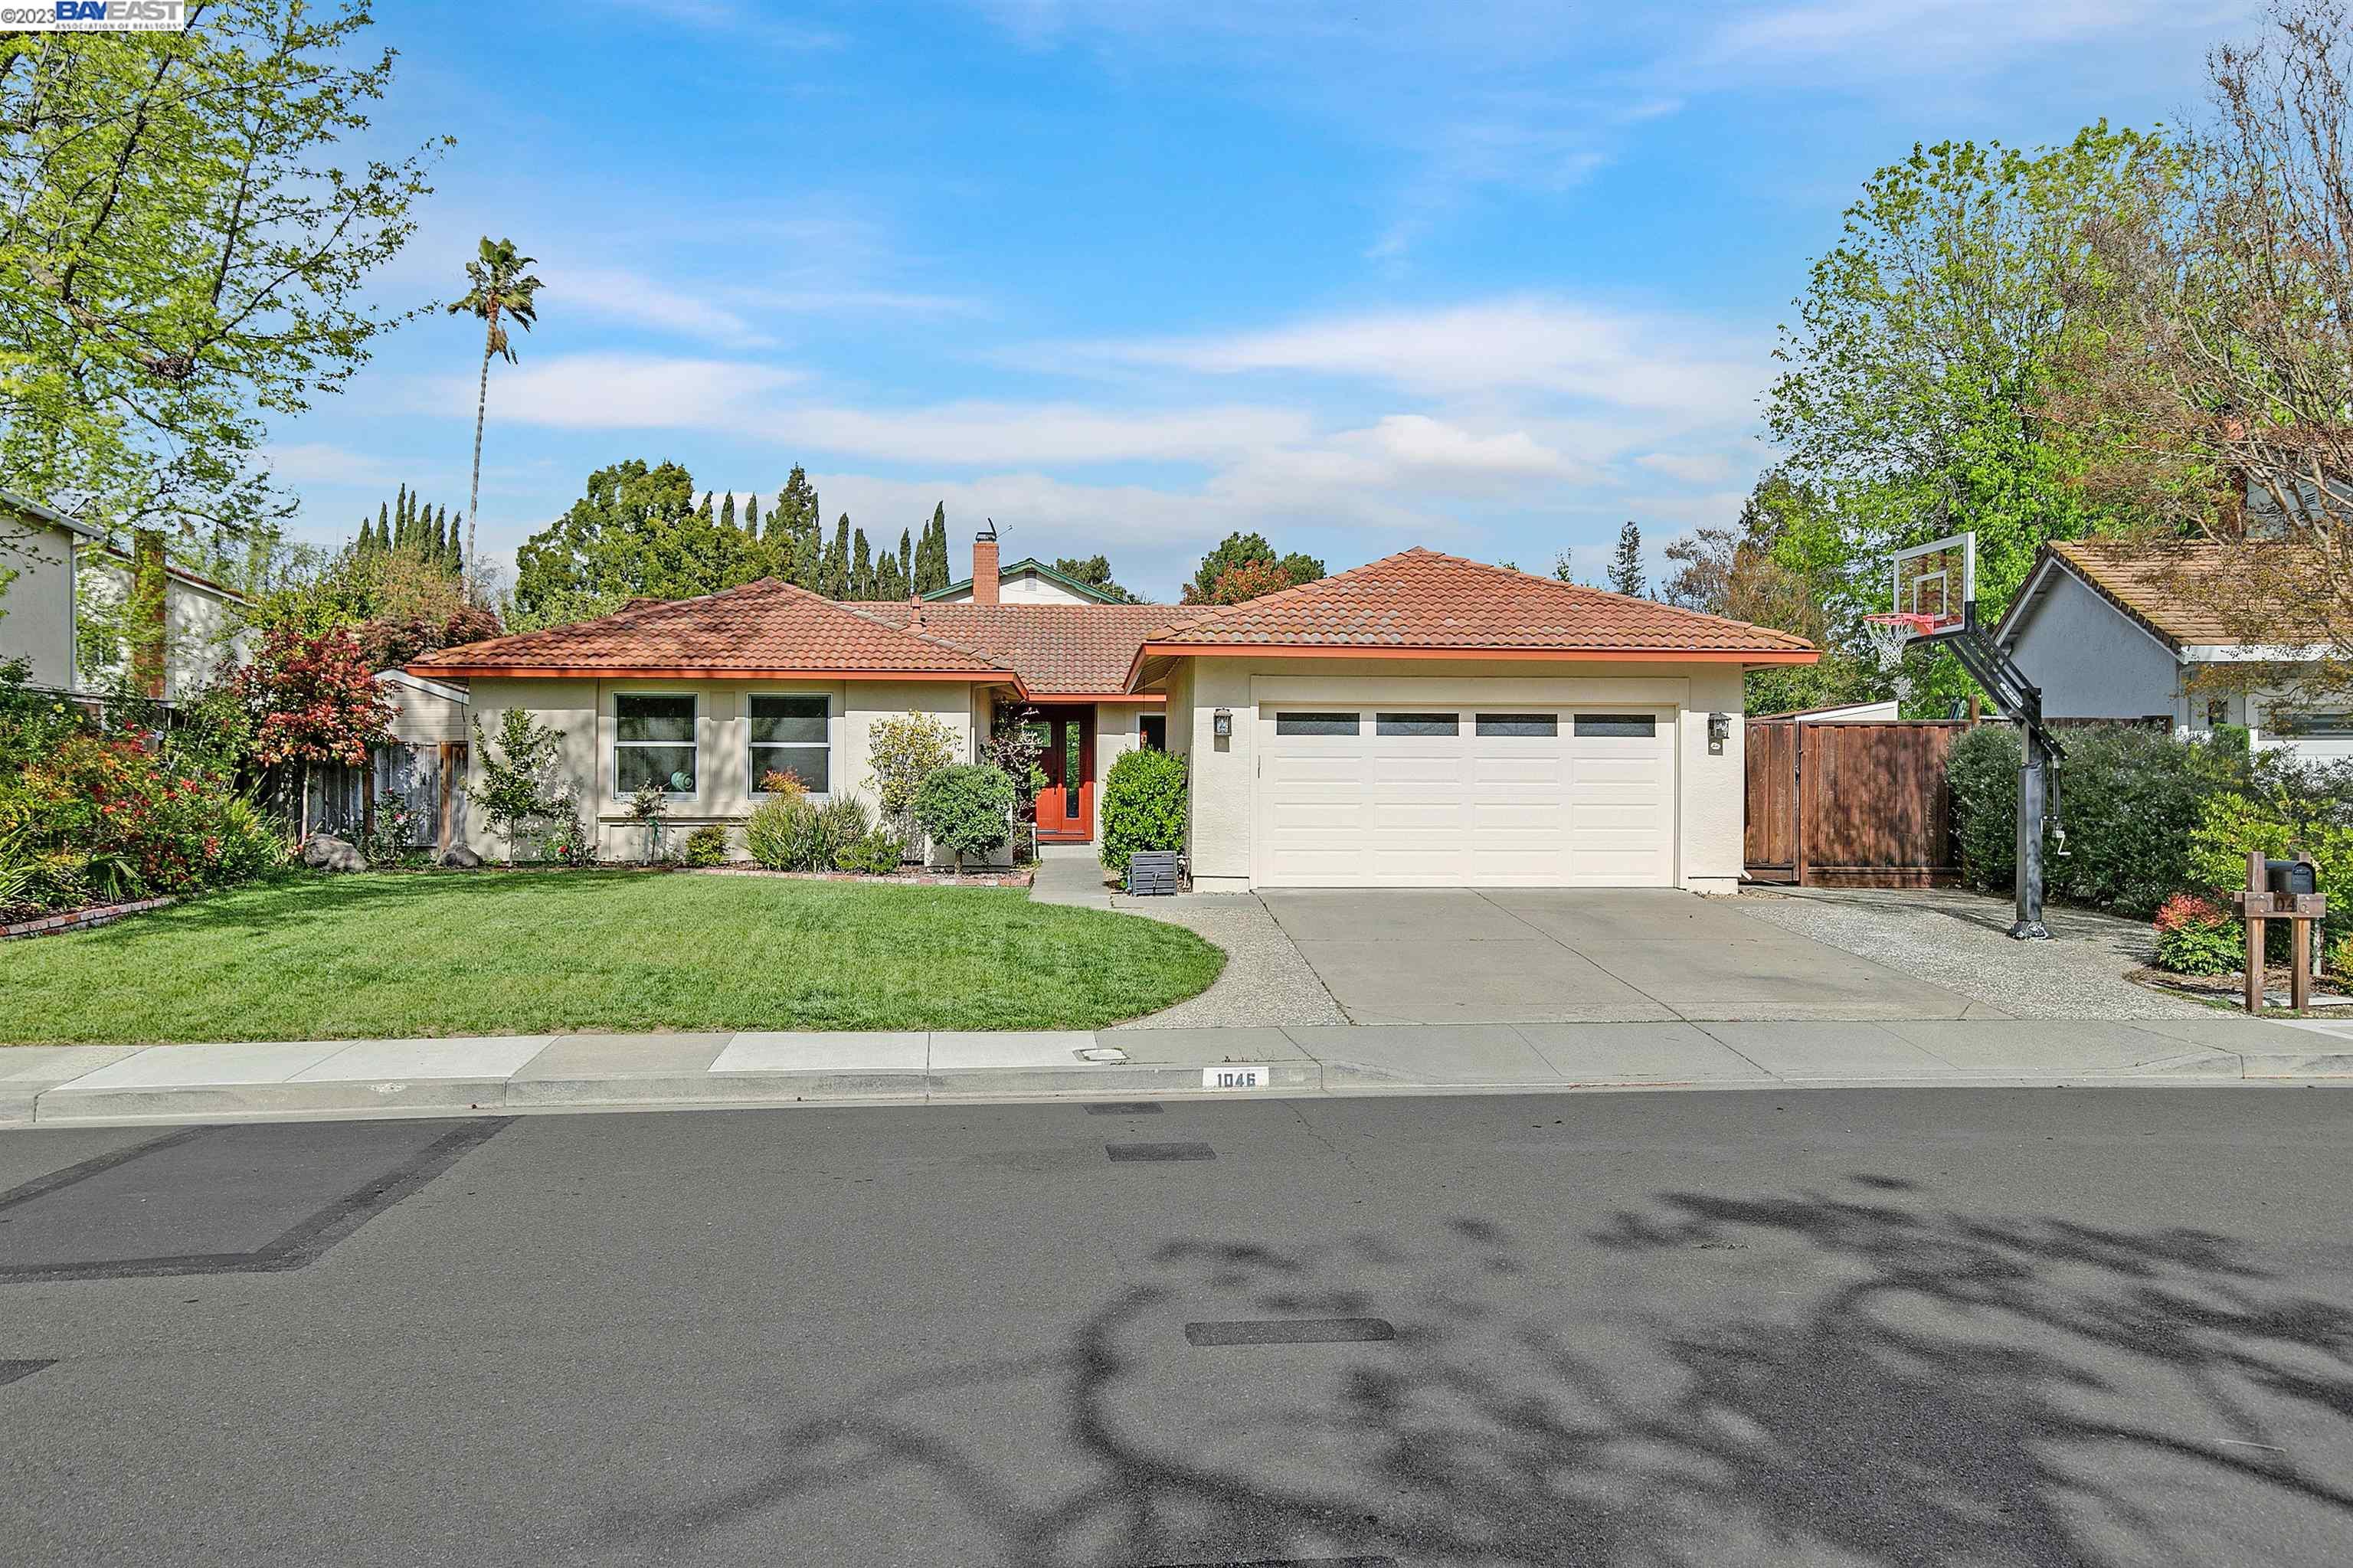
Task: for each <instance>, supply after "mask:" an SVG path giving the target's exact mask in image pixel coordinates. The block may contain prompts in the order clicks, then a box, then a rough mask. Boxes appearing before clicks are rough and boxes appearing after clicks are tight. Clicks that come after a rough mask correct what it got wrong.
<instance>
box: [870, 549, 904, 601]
mask: <svg viewBox="0 0 2353 1568" xmlns="http://www.w3.org/2000/svg"><path fill="white" fill-rule="evenodd" d="M906 597H907V574H906V573H905V572H903V571H901V570H900V569H899V557H898V556H894V555H892V553H891V552H890V551H888V550H885V551H883V552H882V553H881V555H880V556H876V557H875V560H874V598H875V599H876V601H877V602H880V603H889V602H890V601H892V600H893V599H905V598H906Z"/></svg>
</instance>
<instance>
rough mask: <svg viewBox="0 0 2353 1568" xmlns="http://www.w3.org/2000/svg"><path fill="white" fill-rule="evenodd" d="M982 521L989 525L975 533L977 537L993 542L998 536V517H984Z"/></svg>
mask: <svg viewBox="0 0 2353 1568" xmlns="http://www.w3.org/2000/svg"><path fill="white" fill-rule="evenodd" d="M981 521H982V522H984V523H986V524H988V526H987V527H986V528H983V529H982V530H981V531H980V532H979V533H978V534H977V535H975V537H976V538H981V539H987V540H990V541H992V542H993V541H994V540H995V539H996V538H997V519H996V518H994V517H984V518H982V519H981Z"/></svg>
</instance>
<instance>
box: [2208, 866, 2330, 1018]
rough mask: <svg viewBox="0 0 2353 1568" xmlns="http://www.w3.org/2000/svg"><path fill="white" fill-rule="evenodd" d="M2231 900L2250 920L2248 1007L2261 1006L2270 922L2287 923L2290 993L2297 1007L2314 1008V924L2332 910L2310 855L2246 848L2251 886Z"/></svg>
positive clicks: (2292, 1004) (2257, 1008)
mask: <svg viewBox="0 0 2353 1568" xmlns="http://www.w3.org/2000/svg"><path fill="white" fill-rule="evenodd" d="M2232 903H2233V904H2234V905H2236V906H2238V911H2239V917H2240V918H2241V919H2242V920H2244V921H2245V922H2246V923H2247V999H2246V1000H2247V1011H2248V1012H2251V1013H2253V1014H2255V1015H2257V1016H2258V1017H2260V1016H2261V1015H2262V1013H2263V960H2264V951H2265V949H2264V943H2263V938H2264V937H2265V935H2266V933H2267V929H2268V927H2269V925H2270V922H2272V921H2274V920H2284V921H2286V922H2287V923H2288V932H2289V939H2288V960H2287V996H2288V1006H2289V1008H2290V1009H2292V1010H2293V1011H2295V1012H2309V1011H2310V1010H2311V1008H2312V928H2313V927H2315V926H2316V925H2317V924H2319V923H2320V921H2321V920H2322V919H2323V918H2324V917H2325V916H2327V914H2328V898H2327V895H2326V894H2323V893H2321V892H2320V891H2319V884H2318V882H2317V881H2316V879H2315V875H2314V868H2313V863H2312V860H2311V857H2310V856H2308V855H2299V856H2297V857H2296V858H2295V860H2292V861H2285V860H2284V861H2271V860H2266V859H2264V858H2263V852H2262V851H2261V850H2250V851H2249V852H2248V853H2247V886H2246V890H2245V891H2244V892H2242V893H2239V894H2235V895H2232Z"/></svg>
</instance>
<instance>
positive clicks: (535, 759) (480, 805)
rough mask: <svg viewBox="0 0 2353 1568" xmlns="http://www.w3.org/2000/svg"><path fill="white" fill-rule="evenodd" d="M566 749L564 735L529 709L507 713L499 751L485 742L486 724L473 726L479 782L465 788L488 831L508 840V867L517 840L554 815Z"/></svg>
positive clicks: (502, 722)
mask: <svg viewBox="0 0 2353 1568" xmlns="http://www.w3.org/2000/svg"><path fill="white" fill-rule="evenodd" d="M563 744H564V732H563V731H562V730H560V729H557V728H555V727H554V726H551V725H543V724H541V723H539V722H538V721H537V720H536V719H534V718H533V717H532V716H531V711H530V710H529V709H527V708H509V709H507V711H506V713H505V714H504V715H502V716H501V718H500V720H499V749H498V750H497V751H492V750H491V745H490V742H489V741H487V740H486V739H484V738H483V736H482V721H481V720H480V719H476V720H475V721H474V755H475V757H477V758H480V777H479V778H478V779H475V780H474V781H473V782H471V783H469V784H467V785H466V786H464V788H465V791H466V799H467V800H470V801H471V802H473V804H474V806H475V808H476V809H477V810H480V812H481V813H482V821H483V823H484V825H486V826H487V827H489V828H490V830H491V832H495V833H501V834H503V835H504V836H505V838H506V841H507V863H508V864H509V865H512V864H513V863H514V859H515V837H516V835H517V834H518V833H520V832H528V831H529V830H530V829H531V828H532V826H533V824H535V823H538V822H543V821H546V820H547V819H548V818H549V817H550V816H552V815H554V807H555V804H556V801H557V800H558V799H559V796H558V791H557V789H556V786H555V782H554V779H555V773H556V768H557V766H558V751H559V748H560V747H562V746H563Z"/></svg>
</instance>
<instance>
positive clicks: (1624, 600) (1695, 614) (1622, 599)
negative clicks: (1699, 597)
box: [1421, 550, 1812, 647]
mask: <svg viewBox="0 0 2353 1568" xmlns="http://www.w3.org/2000/svg"><path fill="white" fill-rule="evenodd" d="M1421 553H1422V554H1423V555H1425V556H1437V557H1438V558H1439V559H1440V560H1441V561H1452V562H1453V563H1454V564H1455V565H1457V566H1461V567H1478V568H1479V569H1480V570H1481V571H1482V572H1495V573H1499V574H1501V575H1503V576H1504V577H1525V578H1527V579H1528V580H1529V581H1530V582H1533V583H1541V584H1543V585H1544V586H1545V587H1546V588H1567V589H1568V590H1570V591H1571V592H1573V593H1589V594H1594V595H1598V596H1599V597H1600V598H1602V599H1616V600H1617V601H1618V602H1619V603H1620V604H1639V605H1642V606H1645V607H1647V608H1649V609H1663V610H1665V611H1667V612H1668V613H1669V614H1670V615H1679V616H1683V617H1686V618H1687V619H1690V620H1707V621H1725V622H1728V623H1729V624H1731V625H1734V626H1740V627H1746V629H1747V630H1751V631H1762V632H1766V633H1768V634H1770V635H1772V636H1776V637H1788V638H1792V639H1794V640H1795V641H1799V642H1805V641H1806V640H1805V639H1804V638H1802V637H1799V636H1798V634H1797V633H1796V632H1794V631H1784V630H1781V629H1780V628H1779V627H1778V626H1764V625H1760V624H1758V623H1757V622H1756V621H1753V620H1734V619H1733V618H1732V617H1731V616H1728V615H1711V614H1709V613H1708V612H1707V611H1706V610H1704V609H1690V608H1688V607H1686V606H1683V605H1680V604H1672V603H1670V602H1668V601H1667V600H1665V599H1652V598H1651V597H1650V596H1649V595H1648V594H1639V593H1620V592H1619V591H1618V590H1617V589H1616V588H1599V587H1597V586H1596V585H1594V584H1592V583H1573V582H1567V581H1565V580H1563V579H1562V578H1559V577H1538V576H1537V575H1536V574H1535V573H1534V572H1524V571H1522V570H1521V569H1520V568H1519V567H1506V566H1502V565H1499V564H1498V563H1496V562H1493V561H1474V560H1472V558H1471V557H1470V556H1450V555H1448V554H1446V553H1445V552H1444V551H1442V550H1424V551H1422V552H1421ZM1806 645H1807V646H1808V647H1811V646H1812V644H1811V643H1807V644H1806Z"/></svg>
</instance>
